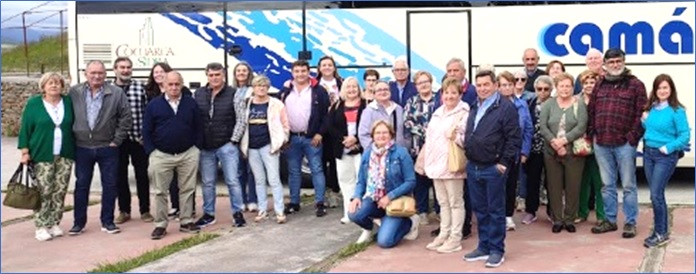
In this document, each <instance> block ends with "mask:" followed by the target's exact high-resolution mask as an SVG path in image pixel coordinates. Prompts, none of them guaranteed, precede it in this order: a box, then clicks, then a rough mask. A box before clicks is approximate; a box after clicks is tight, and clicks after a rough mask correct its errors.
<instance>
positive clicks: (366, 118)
mask: <svg viewBox="0 0 696 274" xmlns="http://www.w3.org/2000/svg"><path fill="white" fill-rule="evenodd" d="M391 103H392V106H393V107H394V110H393V111H392V113H393V115H394V116H396V126H395V127H394V131H396V136H395V137H396V138H394V139H395V140H394V141H395V142H396V143H397V144H399V145H401V146H403V147H405V148H406V149H409V148H410V147H411V142H410V140H411V134H410V133H409V132H408V131H406V130H404V109H403V108H402V107H401V106H399V105H398V104H397V103H396V102H394V101H392V102H391ZM394 116H392V115H389V114H388V113H387V110H386V109H384V106H382V105H380V104H379V103H377V101H372V102H371V103H369V104H368V105H367V107H366V108H365V110H363V113H362V116H361V117H360V123H359V128H358V139H359V141H360V145H361V146H362V147H363V148H364V149H367V148H369V147H370V146H371V145H372V136H371V135H372V132H371V131H372V125H373V124H374V123H375V122H377V121H379V120H386V121H387V122H388V123H389V124H391V125H392V126H394Z"/></svg>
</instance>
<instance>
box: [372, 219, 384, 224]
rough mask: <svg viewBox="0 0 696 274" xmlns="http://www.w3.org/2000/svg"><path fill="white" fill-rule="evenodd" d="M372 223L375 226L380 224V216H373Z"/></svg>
mask: <svg viewBox="0 0 696 274" xmlns="http://www.w3.org/2000/svg"><path fill="white" fill-rule="evenodd" d="M372 223H373V224H375V225H376V226H382V219H381V218H374V219H372Z"/></svg>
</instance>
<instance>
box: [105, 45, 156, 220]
mask: <svg viewBox="0 0 696 274" xmlns="http://www.w3.org/2000/svg"><path fill="white" fill-rule="evenodd" d="M114 73H115V74H116V80H115V81H114V84H115V85H116V86H117V87H119V88H121V89H122V90H123V92H125V94H126V99H128V105H129V106H130V111H131V118H132V123H131V127H130V129H129V130H128V138H126V139H124V140H123V143H121V146H120V147H119V161H118V181H117V183H116V184H117V187H118V209H119V212H120V213H119V215H118V217H116V220H115V221H114V223H116V224H122V223H125V222H127V221H128V220H130V218H131V216H130V214H131V191H130V184H129V182H128V163H129V162H130V163H131V164H132V165H133V169H134V170H135V184H136V189H137V191H138V203H139V206H140V219H141V220H143V222H146V223H149V222H152V221H154V218H153V217H152V215H151V214H150V181H149V179H148V177H147V165H148V163H147V155H145V148H144V147H143V137H142V127H143V113H144V111H145V104H146V102H147V99H146V97H145V86H144V84H143V83H142V82H140V81H138V80H134V79H131V76H132V75H133V62H132V61H131V60H130V58H128V57H118V58H116V60H115V61H114ZM129 158H130V161H129Z"/></svg>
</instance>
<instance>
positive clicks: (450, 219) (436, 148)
mask: <svg viewBox="0 0 696 274" xmlns="http://www.w3.org/2000/svg"><path fill="white" fill-rule="evenodd" d="M461 91H462V89H461V83H460V82H459V81H458V80H457V79H455V78H447V79H445V81H443V83H442V95H441V96H442V102H443V104H442V106H441V107H439V108H438V109H437V110H435V112H434V113H433V116H432V118H431V119H430V123H429V125H428V129H427V131H426V135H425V140H426V142H425V146H424V148H423V149H424V152H423V153H425V155H424V156H425V158H424V167H425V175H426V176H428V178H431V179H433V184H434V186H435V195H436V197H437V201H438V204H439V205H440V234H439V235H438V236H437V237H436V238H435V240H433V242H431V243H429V244H428V245H427V246H426V248H427V249H429V250H434V251H437V252H439V253H453V252H457V251H460V250H462V245H461V240H462V226H463V225H464V185H463V184H464V179H465V178H466V171H465V169H464V167H463V166H462V167H461V168H460V171H458V172H452V171H451V170H450V169H449V167H448V162H447V161H448V157H449V155H450V152H451V151H449V150H450V146H449V145H446V144H448V143H449V142H451V141H454V142H455V144H456V145H457V146H456V148H454V149H461V150H462V151H461V152H462V153H461V154H462V156H463V149H462V148H463V147H464V133H465V130H466V121H467V119H468V117H469V105H468V104H467V103H464V102H462V101H461V100H460V98H461Z"/></svg>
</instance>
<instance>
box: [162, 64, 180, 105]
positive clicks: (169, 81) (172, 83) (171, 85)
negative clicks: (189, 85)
mask: <svg viewBox="0 0 696 274" xmlns="http://www.w3.org/2000/svg"><path fill="white" fill-rule="evenodd" d="M183 86H184V78H183V77H182V76H181V73H179V72H178V71H176V70H172V71H170V72H167V74H166V75H165V76H164V89H165V91H164V92H165V93H166V94H167V96H169V97H171V98H179V96H181V88H182V87H183Z"/></svg>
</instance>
